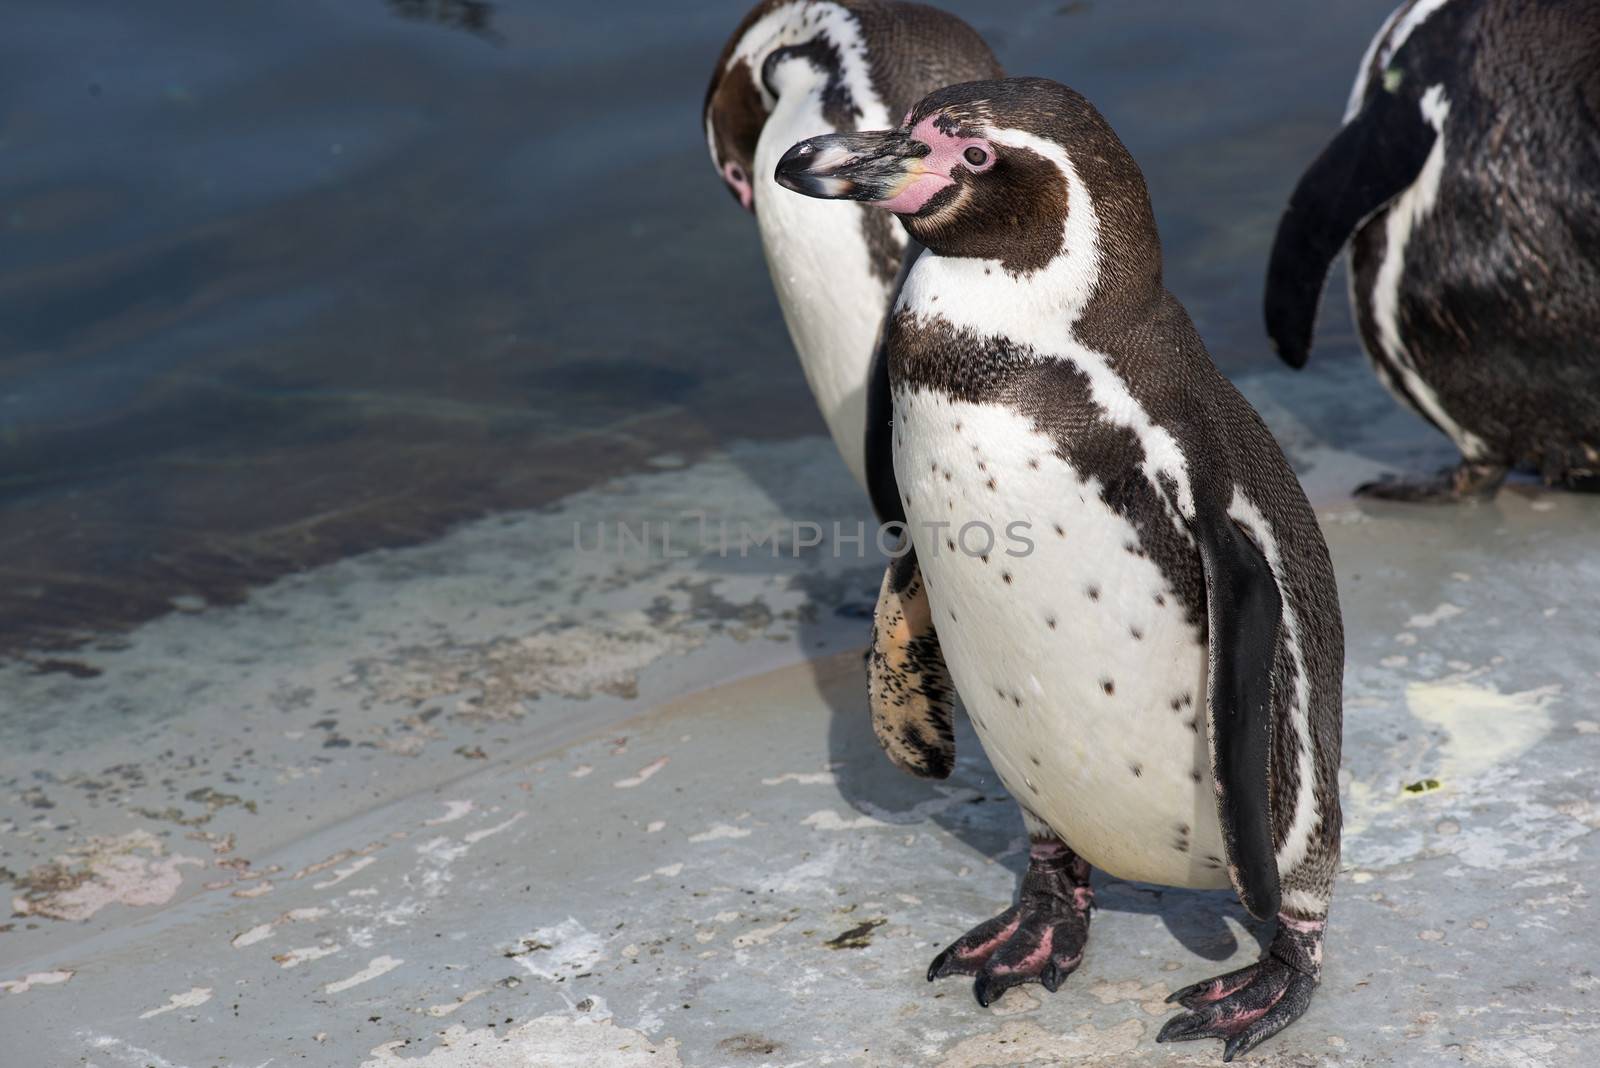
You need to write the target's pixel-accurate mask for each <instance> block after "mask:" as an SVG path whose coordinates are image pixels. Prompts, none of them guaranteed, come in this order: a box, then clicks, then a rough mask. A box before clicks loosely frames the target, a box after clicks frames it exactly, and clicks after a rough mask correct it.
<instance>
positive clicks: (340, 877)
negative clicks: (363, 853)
mask: <svg viewBox="0 0 1600 1068" xmlns="http://www.w3.org/2000/svg"><path fill="white" fill-rule="evenodd" d="M377 862H378V858H377V857H361V858H359V859H357V860H355V861H353V862H352V863H350V864H347V865H346V866H345V867H343V868H335V869H333V878H331V879H324V880H322V882H320V883H312V884H311V886H312V888H313V889H315V890H326V889H327V888H328V887H330V886H338V885H339V884H340V883H342V882H344V881H345V880H346V879H348V878H350V876H352V875H354V874H356V873H357V872H359V871H361V870H362V869H363V868H368V867H371V866H372V865H373V864H376V863H377Z"/></svg>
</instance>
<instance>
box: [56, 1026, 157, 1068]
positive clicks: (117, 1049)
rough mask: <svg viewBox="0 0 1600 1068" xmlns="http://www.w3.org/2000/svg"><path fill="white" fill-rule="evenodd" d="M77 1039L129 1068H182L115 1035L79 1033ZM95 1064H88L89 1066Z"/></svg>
mask: <svg viewBox="0 0 1600 1068" xmlns="http://www.w3.org/2000/svg"><path fill="white" fill-rule="evenodd" d="M78 1039H79V1040H80V1041H82V1042H83V1043H84V1045H86V1046H88V1047H89V1048H90V1049H93V1050H96V1051H97V1052H99V1053H101V1054H104V1055H105V1056H108V1057H115V1058H116V1059H117V1063H118V1064H126V1065H130V1066H131V1068H182V1066H180V1065H177V1064H174V1063H173V1062H172V1061H169V1060H167V1059H166V1058H165V1057H163V1056H162V1055H161V1054H159V1053H157V1052H156V1051H155V1050H153V1049H145V1048H144V1047H143V1046H135V1045H134V1044H133V1043H132V1042H127V1041H124V1040H123V1039H120V1038H117V1037H116V1036H115V1035H95V1034H89V1033H86V1032H83V1031H79V1032H78ZM95 1063H96V1062H94V1061H90V1062H89V1064H90V1065H91V1066H93V1065H94V1064H95Z"/></svg>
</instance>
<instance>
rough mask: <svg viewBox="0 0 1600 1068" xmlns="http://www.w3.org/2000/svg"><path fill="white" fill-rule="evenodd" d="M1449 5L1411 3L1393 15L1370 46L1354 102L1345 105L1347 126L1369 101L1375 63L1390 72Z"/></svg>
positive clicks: (1437, 0)
mask: <svg viewBox="0 0 1600 1068" xmlns="http://www.w3.org/2000/svg"><path fill="white" fill-rule="evenodd" d="M1449 2H1450V0H1408V2H1407V3H1404V4H1401V5H1400V6H1399V7H1397V8H1395V9H1394V11H1392V12H1391V13H1390V14H1389V17H1388V18H1387V19H1385V20H1384V23H1383V25H1382V26H1381V27H1380V28H1379V29H1378V33H1377V36H1375V37H1373V39H1372V43H1371V44H1369V45H1367V52H1366V55H1364V56H1362V57H1361V69H1360V70H1358V71H1357V72H1356V84H1355V86H1354V87H1353V88H1352V89H1351V90H1350V100H1349V102H1348V103H1347V104H1346V105H1345V111H1344V121H1345V122H1349V121H1350V120H1351V119H1353V118H1355V117H1356V115H1357V114H1359V113H1360V111H1361V105H1362V104H1363V103H1364V102H1365V101H1366V96H1367V85H1368V82H1369V80H1370V78H1371V71H1372V66H1373V63H1374V61H1376V63H1377V66H1378V70H1380V71H1382V70H1384V69H1385V68H1387V67H1388V66H1389V61H1390V60H1392V59H1394V57H1395V54H1396V53H1398V52H1399V51H1400V49H1401V48H1403V47H1405V43H1406V41H1407V40H1408V39H1410V37H1411V35H1412V34H1413V33H1415V32H1416V31H1417V27H1419V26H1421V25H1422V24H1423V23H1424V22H1427V21H1428V20H1429V19H1430V18H1432V17H1433V16H1434V14H1435V13H1437V12H1438V11H1439V9H1440V8H1442V7H1444V5H1446V4H1448V3H1449Z"/></svg>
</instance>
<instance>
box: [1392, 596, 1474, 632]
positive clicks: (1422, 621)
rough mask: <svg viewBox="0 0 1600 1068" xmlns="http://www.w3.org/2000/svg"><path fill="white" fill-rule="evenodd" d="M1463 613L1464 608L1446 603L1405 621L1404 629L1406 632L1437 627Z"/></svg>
mask: <svg viewBox="0 0 1600 1068" xmlns="http://www.w3.org/2000/svg"><path fill="white" fill-rule="evenodd" d="M1464 612H1466V609H1465V608H1462V607H1461V606H1460V605H1457V604H1451V603H1450V602H1449V601H1446V602H1445V603H1444V604H1441V605H1440V606H1439V607H1438V608H1435V609H1434V610H1433V611H1431V612H1423V613H1422V614H1420V615H1415V616H1412V617H1411V618H1410V619H1408V620H1406V628H1407V629H1408V630H1426V629H1427V628H1429V627H1437V626H1438V625H1439V624H1440V623H1443V622H1444V621H1445V620H1447V619H1454V618H1455V617H1456V616H1459V615H1461V614H1463V613H1464Z"/></svg>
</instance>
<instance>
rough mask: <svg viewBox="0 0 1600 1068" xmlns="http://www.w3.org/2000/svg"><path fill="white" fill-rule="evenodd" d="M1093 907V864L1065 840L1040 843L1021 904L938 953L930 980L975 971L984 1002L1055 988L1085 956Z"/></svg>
mask: <svg viewBox="0 0 1600 1068" xmlns="http://www.w3.org/2000/svg"><path fill="white" fill-rule="evenodd" d="M1093 904H1094V892H1093V891H1092V890H1091V889H1090V887H1089V865H1088V862H1087V861H1085V860H1083V859H1082V858H1080V857H1078V856H1077V855H1076V854H1075V853H1073V852H1072V851H1071V850H1070V849H1068V848H1067V847H1066V846H1065V845H1063V844H1061V843H1059V842H1051V843H1035V845H1034V847H1033V850H1032V853H1031V854H1030V856H1029V859H1028V871H1027V874H1025V875H1024V876H1023V877H1022V890H1021V892H1020V893H1019V894H1018V895H1017V903H1016V904H1015V905H1013V906H1011V907H1010V908H1008V909H1006V910H1005V911H1004V912H1002V913H1001V914H1000V915H998V916H996V917H995V918H994V919H992V920H985V921H984V922H983V923H980V924H979V925H978V926H976V927H974V928H973V929H972V930H970V931H968V932H967V933H966V934H964V935H962V936H961V937H960V938H958V939H956V941H955V942H953V943H951V945H950V946H949V947H948V948H947V949H945V951H944V952H943V953H940V954H939V955H938V956H937V957H935V958H934V959H933V963H932V964H931V965H929V966H928V981H929V982H930V983H931V982H933V981H934V980H935V979H942V978H943V977H945V976H947V975H971V976H975V977H976V981H975V982H974V983H973V984H972V992H973V994H974V995H975V996H976V997H977V999H978V1004H980V1005H983V1006H985V1007H987V1006H988V1005H989V1004H990V1003H991V1002H993V1001H994V1000H996V999H997V998H999V997H1000V995H1001V994H1004V993H1005V992H1006V991H1007V990H1009V989H1011V988H1012V987H1014V986H1021V985H1022V984H1023V983H1042V984H1043V985H1044V988H1045V989H1046V990H1049V991H1050V992H1051V993H1054V992H1055V990H1056V988H1057V987H1059V986H1060V985H1061V982H1062V980H1064V979H1065V978H1066V977H1067V976H1068V975H1071V974H1072V972H1073V971H1074V970H1076V969H1077V967H1078V965H1079V964H1080V963H1082V961H1083V947H1084V945H1085V943H1086V942H1087V941H1088V939H1089V910H1090V908H1091V907H1093Z"/></svg>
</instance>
